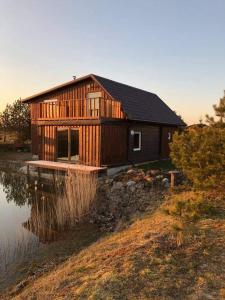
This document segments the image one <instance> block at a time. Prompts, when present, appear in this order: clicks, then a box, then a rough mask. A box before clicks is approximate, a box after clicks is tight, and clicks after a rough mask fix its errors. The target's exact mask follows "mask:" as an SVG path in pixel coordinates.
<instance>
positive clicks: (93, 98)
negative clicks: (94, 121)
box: [87, 92, 102, 117]
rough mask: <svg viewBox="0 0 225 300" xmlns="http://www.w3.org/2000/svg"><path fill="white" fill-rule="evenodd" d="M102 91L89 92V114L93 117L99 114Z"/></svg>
mask: <svg viewBox="0 0 225 300" xmlns="http://www.w3.org/2000/svg"><path fill="white" fill-rule="evenodd" d="M101 95H102V93H101V92H93V93H88V94H87V115H88V116H92V117H97V116H99V102H100V98H101Z"/></svg>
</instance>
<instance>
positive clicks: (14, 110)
mask: <svg viewBox="0 0 225 300" xmlns="http://www.w3.org/2000/svg"><path fill="white" fill-rule="evenodd" d="M0 130H2V131H3V132H4V142H5V140H6V134H7V132H10V131H15V132H17V134H18V139H19V140H20V141H25V140H27V139H30V131H31V120H30V109H29V106H28V105H27V104H24V103H23V102H22V101H21V100H20V99H18V100H15V101H14V102H13V103H12V104H7V105H6V107H5V109H4V110H3V111H2V112H0Z"/></svg>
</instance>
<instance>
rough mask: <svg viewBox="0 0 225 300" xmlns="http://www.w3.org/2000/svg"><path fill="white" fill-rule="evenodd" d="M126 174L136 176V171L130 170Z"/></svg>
mask: <svg viewBox="0 0 225 300" xmlns="http://www.w3.org/2000/svg"><path fill="white" fill-rule="evenodd" d="M127 174H130V175H133V174H137V170H135V169H130V170H128V171H127Z"/></svg>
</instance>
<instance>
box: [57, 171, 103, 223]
mask: <svg viewBox="0 0 225 300" xmlns="http://www.w3.org/2000/svg"><path fill="white" fill-rule="evenodd" d="M96 189H97V175H96V174H85V173H82V172H72V171H68V173H67V175H66V177H65V184H64V188H63V190H62V192H61V194H60V195H59V196H58V199H57V201H56V206H55V213H56V217H57V224H58V227H59V228H64V227H65V226H68V225H69V226H73V225H74V224H75V223H77V222H78V221H80V220H81V219H82V218H83V217H84V216H85V215H86V214H87V213H88V212H89V209H90V205H91V203H92V202H93V200H94V198H95V195H96Z"/></svg>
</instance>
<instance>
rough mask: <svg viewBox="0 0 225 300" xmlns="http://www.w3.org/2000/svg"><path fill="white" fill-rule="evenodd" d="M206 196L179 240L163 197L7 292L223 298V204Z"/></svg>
mask: <svg viewBox="0 0 225 300" xmlns="http://www.w3.org/2000/svg"><path fill="white" fill-rule="evenodd" d="M189 196H190V192H182V193H181V194H180V195H179V196H178V197H180V198H181V199H184V198H185V197H186V198H188V197H189ZM176 197H177V196H176ZM210 197H211V198H212V199H213V206H214V208H215V209H214V210H213V213H212V214H211V215H205V216H204V217H202V218H200V219H198V221H196V222H195V223H194V224H192V225H193V226H190V232H189V234H186V233H185V239H184V240H183V242H182V243H181V244H180V243H178V240H177V231H176V230H175V229H174V228H176V226H175V224H176V223H177V219H176V218H174V217H172V216H170V215H166V214H165V213H164V212H163V208H165V207H168V205H171V201H172V200H171V199H168V200H167V202H166V203H164V204H163V206H162V207H160V208H159V209H157V210H156V211H155V212H154V213H153V214H152V215H144V216H143V218H141V219H139V220H136V221H135V222H134V223H133V224H132V225H130V226H129V227H128V228H127V229H125V230H123V231H121V232H117V233H113V234H111V235H108V236H107V237H105V238H103V239H101V240H99V241H98V242H96V243H94V244H92V245H91V246H89V247H88V248H86V249H85V250H83V251H81V252H80V253H79V254H78V255H74V256H72V257H71V258H70V259H69V260H68V261H67V262H66V263H64V264H62V265H60V266H59V267H57V268H56V269H55V270H54V271H53V272H51V273H49V274H46V275H44V276H42V277H40V278H39V279H37V280H36V281H34V282H32V281H31V282H30V283H29V284H28V285H27V286H26V287H25V288H24V289H23V290H22V291H21V293H20V294H17V295H16V294H15V295H14V297H15V298H13V295H12V294H11V296H9V297H8V298H10V299H96V300H100V299H118V300H119V299H120V300H121V299H225V273H224V266H225V219H224V216H225V214H224V211H225V204H224V199H223V197H222V196H218V195H211V196H210ZM172 198H173V197H172Z"/></svg>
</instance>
